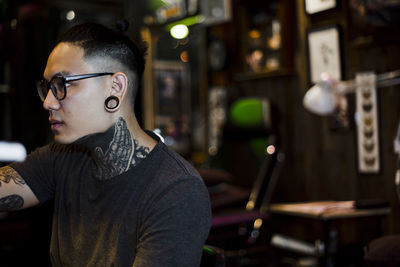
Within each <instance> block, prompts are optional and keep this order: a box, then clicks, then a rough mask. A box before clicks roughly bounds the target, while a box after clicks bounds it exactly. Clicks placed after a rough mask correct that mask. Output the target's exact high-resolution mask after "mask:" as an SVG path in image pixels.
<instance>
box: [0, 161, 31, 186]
mask: <svg viewBox="0 0 400 267" xmlns="http://www.w3.org/2000/svg"><path fill="white" fill-rule="evenodd" d="M11 180H12V181H13V182H14V183H15V184H17V185H21V186H22V185H24V184H25V181H24V180H23V179H22V178H21V176H19V174H18V173H17V172H16V171H15V170H14V169H13V168H11V167H9V166H5V167H3V168H0V187H1V186H2V185H3V184H8V183H10V181H11Z"/></svg>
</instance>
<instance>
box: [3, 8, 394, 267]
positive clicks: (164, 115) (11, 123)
mask: <svg viewBox="0 0 400 267" xmlns="http://www.w3.org/2000/svg"><path fill="white" fill-rule="evenodd" d="M399 14H400V1H379V0H374V1H372V0H371V1H367V0H352V1H346V0H330V1H319V0H314V1H308V0H268V1H256V0H247V1H246V0H202V1H200V0H86V1H78V0H68V1H67V0H0V51H1V53H0V140H1V141H7V142H18V143H21V144H23V145H24V147H25V148H26V151H27V152H28V153H29V152H31V151H32V150H34V149H35V148H37V147H39V146H42V145H44V144H46V143H48V142H51V141H52V135H51V132H50V130H49V125H48V122H47V119H48V114H47V113H46V112H45V111H44V110H43V108H42V104H41V101H40V99H39V97H38V95H37V92H36V89H35V81H36V80H38V79H40V78H41V77H42V73H43V70H44V67H45V65H46V60H47V56H48V54H49V53H50V51H51V49H52V48H53V45H54V44H55V41H56V39H57V37H58V36H59V35H60V34H61V33H62V32H64V31H65V30H66V29H67V28H69V27H70V26H72V25H75V24H77V23H82V22H87V21H91V22H99V23H102V24H104V25H108V26H113V25H115V23H116V22H117V21H119V20H121V19H126V20H127V21H129V24H130V26H129V30H128V32H127V34H128V35H130V36H131V37H132V38H133V39H135V40H138V41H139V40H143V41H145V43H146V46H147V63H146V71H145V75H144V81H143V84H142V87H141V91H140V92H139V95H138V98H137V103H136V115H137V117H138V119H139V121H140V123H141V125H142V126H143V127H144V128H146V129H150V130H155V131H157V132H158V133H160V134H161V135H162V136H163V137H164V138H165V143H166V144H167V145H168V146H170V147H171V148H172V149H174V150H176V151H177V152H178V153H180V154H181V155H182V156H184V157H185V158H186V159H188V160H189V161H190V162H192V163H193V164H194V165H195V166H196V167H197V168H198V169H199V170H200V173H201V174H202V176H203V178H204V179H205V182H206V184H207V186H208V187H209V189H210V194H211V196H212V200H213V201H215V202H213V203H214V204H215V206H213V208H214V210H213V211H214V215H215V216H217V214H220V213H219V212H220V208H221V207H226V206H229V205H230V206H229V207H242V208H246V203H247V211H253V210H255V208H260V210H258V209H257V212H261V215H260V214H258V215H257V216H259V217H257V218H262V219H263V220H264V221H265V222H267V221H268V224H264V225H263V228H262V231H261V232H260V233H259V232H257V235H256V236H255V237H256V238H254V242H253V241H251V242H249V239H248V237H249V236H247V234H250V235H251V233H253V234H254V225H255V224H254V222H255V221H256V219H257V218H256V217H254V218H253V217H252V218H251V219H250V223H249V221H246V222H245V223H244V224H243V221H242V222H240V225H241V227H242V228H240V227H239V228H237V229H236V230H234V231H236V234H239V235H241V236H242V237H241V238H242V239H240V238H239V239H240V241H238V240H239V239H235V242H234V243H230V244H235V247H233V248H231V247H229V246H228V245H227V243H226V242H223V241H224V240H225V239H226V238H227V237H226V236H225V235H222V237H220V236H219V235H215V236H213V235H210V240H209V241H208V243H209V244H210V245H213V246H216V247H218V248H221V249H224V250H225V251H236V252H238V251H239V249H243V248H245V249H246V250H248V251H250V250H249V249H250V248H253V249H254V250H253V251H255V252H254V253H253V254H252V255H256V256H254V257H250V256H249V258H246V257H245V256H243V255H242V256H238V255H240V254H238V253H233V252H232V253H233V254H226V258H227V259H232V261H233V263H231V264H232V266H278V265H284V264H286V265H284V266H300V265H299V264H300V263H299V261H296V263H293V261H289V260H287V261H286V262H285V261H284V260H282V258H284V259H298V257H297V256H293V255H292V254H290V255H286V254H285V252H284V249H283V250H282V251H277V250H275V249H271V248H270V245H271V242H270V241H271V236H272V235H273V234H274V233H277V232H285V231H286V230H287V229H290V232H291V233H290V235H291V236H293V237H296V238H298V239H299V240H305V241H308V242H310V243H311V244H313V246H314V245H315V242H314V241H315V240H319V239H318V237H316V236H315V235H316V234H317V233H319V230H318V231H317V230H315V229H319V228H313V227H312V224H310V223H308V222H304V221H301V220H300V222H297V221H296V223H294V224H293V225H289V223H290V222H292V223H293V222H294V221H295V220H294V219H293V220H289V223H284V222H283V221H284V219H282V218H280V217H279V216H275V217H274V214H272V215H271V214H270V212H269V211H268V210H269V209H268V206H269V205H270V204H271V203H274V204H277V203H294V202H296V203H298V202H301V203H302V202H308V201H325V200H334V201H356V200H358V201H360V200H373V201H374V202H373V203H375V204H376V205H384V206H385V208H389V211H388V212H384V213H382V214H381V213H379V216H375V215H376V214H375V215H374V216H370V217H371V219H372V220H371V222H370V221H367V222H364V221H361V220H356V222H355V224H354V223H353V222H351V223H350V222H347V221H344V222H343V224H344V226H338V225H339V223H337V224H336V222H335V223H332V224H333V225H335V227H336V228H335V229H336V230H337V231H338V237H337V240H335V242H336V241H337V242H338V243H339V247H345V246H347V245H348V244H358V245H359V247H362V246H364V245H366V244H367V243H368V242H369V241H371V240H372V239H373V238H377V237H380V236H385V235H394V234H398V233H399V232H400V223H399V220H400V213H399V199H398V196H397V193H396V185H395V175H396V171H397V169H398V166H397V165H396V164H397V155H396V153H395V149H394V140H395V138H396V134H397V129H398V126H399V120H400V90H399V89H400V88H399V85H392V84H390V85H389V86H385V87H380V86H377V88H376V90H375V89H373V90H374V91H372V92H373V98H372V100H371V101H370V102H367V104H368V105H372V110H373V111H374V113H373V114H372V115H373V117H372V118H373V120H375V121H374V124H373V127H372V130H371V131H373V132H374V134H375V135H374V136H375V137H376V138H375V139H371V140H372V141H371V142H374V143H373V144H372V145H373V148H370V146H368V147H367V148H365V146H364V148H365V149H363V148H362V146H363V145H364V144H361V147H360V140H366V139H365V138H364V137H362V136H363V134H364V135H365V134H366V133H365V131H364V133H363V132H362V131H360V129H361V127H362V124H363V122H362V118H361V117H360V116H361V115H360V114H364V115H365V114H366V113H365V112H367V113H368V112H369V110H371V107H369V106H368V107H365V106H364V111H363V108H361V109H360V108H359V106H358V105H357V103H359V101H360V100H359V99H358V94H357V93H354V92H351V93H347V94H343V97H342V98H341V101H343V102H341V103H342V105H340V107H339V106H338V105H336V106H335V108H336V109H335V111H334V112H331V113H330V114H326V115H324V116H321V115H317V114H315V113H313V112H310V111H309V110H307V109H306V108H305V107H304V105H303V98H304V95H305V94H306V92H307V91H308V89H309V88H310V87H312V86H313V85H316V84H318V80H319V77H320V76H319V74H320V73H323V72H325V71H328V72H330V74H331V75H332V76H333V78H334V79H335V80H337V81H348V80H354V79H355V78H356V76H357V75H358V74H359V73H361V72H373V73H376V74H378V76H379V74H384V73H388V72H391V71H395V70H398V69H400V49H399V48H400V46H399V44H400V15H399ZM174 26H175V27H174ZM378 78H379V77H378ZM374 86H375V85H374V84H373V85H372V87H374ZM368 101H369V100H368ZM368 108H369V110H368ZM362 112H364V113H362ZM359 115H360V116H359ZM367 115H368V114H367ZM364 123H367V124H368V122H365V121H364ZM363 138H364V139H363ZM367 141H368V140H367ZM369 145H371V143H369ZM371 149H372V151H373V154H372V155H373V158H368V156H369V154H368V152H369V151H371ZM271 155H276V156H277V157H278V158H277V159H276V158H275V159H272V160H271ZM279 156H280V157H279ZM283 159H284V160H283ZM363 160H364V161H365V162H364V163H365V164H366V165H365V164H363V163H362V161H363ZM4 164H6V162H5V163H4ZM272 165H273V166H272ZM276 165H281V166H279V169H278V170H276V169H273V168H272V167H274V166H276ZM271 166H272V167H271ZM267 167H268V168H272V171H268V170H267ZM274 174H276V177H275V176H274ZM271 177H273V179H272V178H271ZM271 183H273V184H271ZM261 184H262V185H261ZM215 190H217V193H215ZM254 192H256V193H257V199H258V200H260V199H261V201H259V204H258V206H257V205H256V207H253V208H249V205H248V204H249V201H250V200H251V196H250V193H254ZM222 193H224V197H226V195H229V196H230V197H231V198H230V199H232V198H234V200H233V201H232V202H229V201H228V200H227V199H226V198H224V197H222V196H221V194H222ZM225 193H226V194H225ZM249 196H250V198H249ZM265 196H267V197H265ZM266 198H267V200H265V199H266ZM253 200H254V199H253ZM218 201H219V202H218ZM221 203H222V204H221ZM252 203H253V202H252ZM214 204H213V205H214ZM228 204H229V205H228ZM379 207H381V206H379ZM33 214H35V215H33ZM37 214H39V215H37ZM1 215H2V217H3V219H1V220H0V225H1V227H0V255H1V256H0V259H2V260H0V266H3V263H4V266H26V265H27V263H29V264H32V263H34V262H37V264H38V265H39V266H46V265H48V264H49V262H48V255H47V252H48V240H49V227H50V225H51V203H48V204H46V205H43V206H41V207H38V208H34V209H30V210H27V211H23V212H13V213H8V214H1ZM266 215H268V219H266V218H264V217H263V216H266ZM260 216H261V217H260ZM258 222H260V221H258ZM341 223H342V222H341ZM243 225H245V228H246V229H247V228H249V225H250V226H251V227H250V228H252V230H249V231H250V232H249V233H246V234H243ZM300 225H305V226H306V227H305V229H303V228H301V226H300ZM285 227H286V228H287V229H284V228H285ZM323 227H327V226H326V225H325V224H324V226H323ZM329 227H330V226H329ZM256 228H257V227H256ZM258 228H259V227H258ZM258 228H257V229H258ZM307 228H308V230H307ZM310 228H312V229H314V230H311V231H310ZM221 229H222V230H221ZM221 229H219V230H218V233H219V234H224V233H227V232H228V228H226V227H225V225H224V226H223V227H222V228H221ZM230 230H231V229H230ZM247 230H248V229H247ZM247 230H244V231H245V232H246V231H247ZM240 231H242V234H240V233H241V232H240ZM321 232H322V233H323V234H324V235H325V236H324V237H325V238H326V229H325V228H324V229H322V230H321ZM212 233H214V232H212ZM258 235H260V237H258ZM211 237H213V238H214V239H212V238H211ZM253 237H254V236H253ZM235 238H236V237H235ZM255 239H257V240H255ZM350 239H351V240H350ZM243 240H244V241H243ZM321 240H322V239H321ZM256 248H257V249H258V250H257V249H256ZM359 251H360V250H357V252H355V253H354V254H353V256H354V258H355V260H354V261H353V262H350V263H342V265H337V266H356V264H360V265H361V264H362V263H360V262H358V260H359V259H360V257H361V256H360V255H359V254H357V253H358V252H359ZM250 254H251V253H248V254H246V255H250ZM300 254H301V253H300ZM356 254H357V255H356ZM24 255H26V257H25V256H24ZM232 255H234V256H232ZM282 255H284V256H282ZM326 255H327V253H325V256H323V257H325V258H326ZM314 256H315V255H314ZM239 258H240V259H239ZM244 258H246V259H247V261H244V260H243V259H244ZM316 258H318V257H316ZM3 259H4V260H3ZM254 259H256V260H254ZM318 259H319V258H318ZM15 260H16V261H15ZM252 260H253V261H252ZM318 261H319V260H318ZM356 261H357V263H355V262H356ZM319 262H320V261H319ZM296 264H297V265H296ZM304 264H306V263H304ZM309 264H310V265H308V266H317V265H312V264H316V263H315V262H314V261H311V263H309ZM318 264H321V265H324V266H325V265H326V266H328V264H330V263H326V262H324V263H318ZM304 266H306V265H304Z"/></svg>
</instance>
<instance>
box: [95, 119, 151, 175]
mask: <svg viewBox="0 0 400 267" xmlns="http://www.w3.org/2000/svg"><path fill="white" fill-rule="evenodd" d="M149 151H150V149H149V148H148V147H144V146H140V145H139V143H138V142H137V140H132V137H131V134H130V132H129V129H128V127H127V125H126V122H125V120H124V119H122V118H120V119H119V120H118V121H117V123H116V125H115V130H114V136H113V138H112V140H111V142H110V144H109V146H108V149H107V150H106V151H105V152H104V151H103V149H102V148H101V147H96V148H95V153H96V156H97V158H98V160H97V162H96V164H97V166H96V171H95V176H96V177H97V178H99V179H107V178H110V177H114V176H116V175H119V174H121V173H123V172H125V171H127V170H129V168H130V167H131V166H135V165H137V163H138V162H139V161H140V160H141V159H143V158H145V157H146V156H147V155H148V154H149Z"/></svg>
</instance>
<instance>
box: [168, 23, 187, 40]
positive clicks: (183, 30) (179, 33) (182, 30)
mask: <svg viewBox="0 0 400 267" xmlns="http://www.w3.org/2000/svg"><path fill="white" fill-rule="evenodd" d="M170 34H171V36H172V37H174V38H175V39H184V38H186V36H188V34H189V28H188V27H187V26H186V25H184V24H178V25H175V26H173V27H172V28H171V30H170Z"/></svg>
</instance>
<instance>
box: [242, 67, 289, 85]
mask: <svg viewBox="0 0 400 267" xmlns="http://www.w3.org/2000/svg"><path fill="white" fill-rule="evenodd" d="M295 74H296V73H295V71H294V70H293V69H287V68H286V69H277V70H266V71H260V72H253V71H248V72H240V73H236V74H235V81H238V82H241V81H250V80H255V79H264V78H274V77H283V76H293V75H295Z"/></svg>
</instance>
